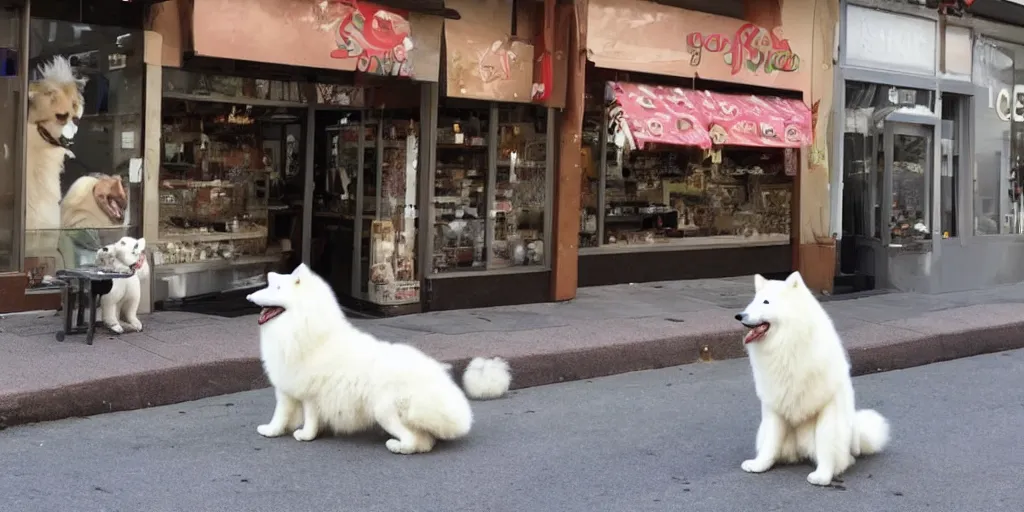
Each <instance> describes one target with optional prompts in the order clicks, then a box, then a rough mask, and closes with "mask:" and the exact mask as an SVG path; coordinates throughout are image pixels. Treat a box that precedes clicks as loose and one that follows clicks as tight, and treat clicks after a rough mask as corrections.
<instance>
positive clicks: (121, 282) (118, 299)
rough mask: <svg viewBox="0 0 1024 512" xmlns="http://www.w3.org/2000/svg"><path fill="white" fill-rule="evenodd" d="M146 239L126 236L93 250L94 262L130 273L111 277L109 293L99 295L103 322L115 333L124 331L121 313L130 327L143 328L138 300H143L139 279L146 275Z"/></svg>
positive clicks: (147, 266)
mask: <svg viewBox="0 0 1024 512" xmlns="http://www.w3.org/2000/svg"><path fill="white" fill-rule="evenodd" d="M145 250H146V239H145V238H139V239H138V240H136V239H134V238H132V237H129V236H126V237H124V238H121V239H120V240H118V241H117V242H114V243H112V244H110V245H108V246H105V247H103V248H101V249H100V250H98V251H96V265H98V266H100V267H103V268H107V269H111V270H115V271H118V272H125V273H128V272H130V273H131V274H132V276H131V277H122V278H118V279H112V280H111V281H112V283H111V288H110V292H108V293H107V294H106V295H103V296H102V297H100V315H101V318H102V319H103V325H105V326H107V328H108V329H110V330H111V331H114V332H115V333H117V334H122V333H124V327H122V326H121V321H120V320H121V318H120V316H121V315H124V321H125V323H127V324H128V326H129V327H131V328H132V330H134V331H136V332H141V331H142V321H140V320H139V301H140V300H141V299H142V280H143V279H146V278H147V277H149V263H148V262H147V261H146V252H145Z"/></svg>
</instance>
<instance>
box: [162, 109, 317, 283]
mask: <svg viewBox="0 0 1024 512" xmlns="http://www.w3.org/2000/svg"><path fill="white" fill-rule="evenodd" d="M305 113H306V111H305V109H299V108H287V107H284V106H278V107H273V106H252V105H244V104H237V103H224V102H216V101H205V100H200V99H195V100H187V99H181V98H166V97H165V98H164V101H163V111H162V114H163V126H162V135H163V136H162V140H161V143H162V144H161V146H162V147H161V149H162V151H161V162H160V184H159V196H158V200H159V222H160V224H159V232H158V235H159V240H158V241H157V243H156V244H155V246H154V253H153V260H154V264H155V265H156V269H155V273H156V276H157V277H158V278H159V282H160V283H166V284H165V285H162V286H161V289H162V287H163V286H166V290H162V291H160V292H158V293H157V295H158V300H177V299H183V298H186V297H190V296H195V295H201V294H207V293H213V292H223V291H229V290H233V289H244V288H250V287H254V286H259V285H261V284H262V283H264V282H265V274H266V272H267V271H268V270H274V269H276V268H277V265H278V264H279V263H281V262H282V261H283V260H284V259H285V258H286V257H288V256H289V255H290V253H291V252H292V245H293V243H292V234H293V233H292V232H291V230H283V231H279V232H278V230H276V229H274V228H275V227H276V223H274V222H272V219H271V217H272V213H271V211H272V210H271V206H273V211H274V212H277V211H279V210H281V209H282V208H287V206H286V204H285V203H286V201H287V196H288V192H287V191H288V190H289V189H292V190H294V189H295V188H296V187H301V176H302V172H301V169H302V163H301V154H302V153H303V152H304V146H303V145H302V140H303V132H302V126H304V125H305ZM299 190H301V188H299Z"/></svg>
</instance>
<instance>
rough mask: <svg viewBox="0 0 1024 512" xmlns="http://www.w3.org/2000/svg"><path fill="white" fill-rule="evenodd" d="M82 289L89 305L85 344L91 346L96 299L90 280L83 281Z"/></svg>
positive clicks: (94, 325)
mask: <svg viewBox="0 0 1024 512" xmlns="http://www.w3.org/2000/svg"><path fill="white" fill-rule="evenodd" d="M82 289H83V291H84V292H85V295H86V296H85V300H86V302H88V304H89V324H88V327H87V328H86V331H85V344H86V345H92V337H93V336H94V335H95V334H96V297H95V296H94V295H93V294H92V280H88V279H87V280H83V283H82Z"/></svg>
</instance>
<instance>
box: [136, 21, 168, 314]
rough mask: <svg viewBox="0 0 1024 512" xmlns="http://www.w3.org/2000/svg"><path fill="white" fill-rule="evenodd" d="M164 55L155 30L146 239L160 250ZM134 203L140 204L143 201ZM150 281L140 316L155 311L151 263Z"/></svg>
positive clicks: (147, 47)
mask: <svg viewBox="0 0 1024 512" xmlns="http://www.w3.org/2000/svg"><path fill="white" fill-rule="evenodd" d="M163 51H164V38H163V36H162V35H161V34H159V33H157V32H154V31H152V30H147V31H146V32H145V33H144V39H143V61H144V62H145V66H146V68H145V70H146V71H145V72H146V81H145V88H146V90H145V93H144V95H143V96H144V97H145V103H144V107H143V109H144V110H143V115H144V116H145V122H143V123H142V126H143V130H144V131H143V134H142V140H143V143H142V196H143V197H142V201H143V205H142V237H143V238H145V239H146V241H147V242H148V243H149V245H150V247H154V248H155V247H156V242H157V241H158V240H159V236H160V233H159V229H160V212H159V211H158V209H159V208H160V136H161V127H162V117H161V108H162V107H163V81H164V79H163V69H164V68H163ZM133 200H135V201H138V200H139V198H134V199H133ZM149 265H150V273H149V278H148V279H145V280H143V281H142V300H141V301H140V302H139V313H149V312H151V311H152V310H153V293H152V291H153V282H154V280H155V274H154V272H153V270H154V269H153V262H152V261H150V262H149Z"/></svg>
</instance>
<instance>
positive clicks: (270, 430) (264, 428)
mask: <svg viewBox="0 0 1024 512" xmlns="http://www.w3.org/2000/svg"><path fill="white" fill-rule="evenodd" d="M256 433H257V434H259V435H261V436H263V437H279V436H282V435H284V429H283V428H274V426H273V425H270V424H266V425H260V426H258V427H256Z"/></svg>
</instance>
